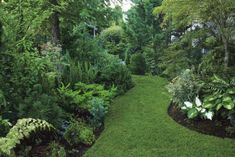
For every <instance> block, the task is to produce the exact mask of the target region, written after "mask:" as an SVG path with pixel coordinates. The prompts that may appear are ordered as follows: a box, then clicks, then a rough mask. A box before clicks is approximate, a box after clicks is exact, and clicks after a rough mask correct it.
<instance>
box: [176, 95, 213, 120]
mask: <svg viewBox="0 0 235 157" xmlns="http://www.w3.org/2000/svg"><path fill="white" fill-rule="evenodd" d="M181 110H183V111H185V112H187V116H188V118H189V119H193V118H196V117H198V116H200V117H202V118H205V119H209V120H212V118H213V116H214V112H213V111H209V110H207V109H206V108H204V106H203V103H202V102H201V100H200V99H199V98H198V97H196V99H195V102H194V103H192V102H189V101H186V102H184V105H183V106H182V107H181Z"/></svg>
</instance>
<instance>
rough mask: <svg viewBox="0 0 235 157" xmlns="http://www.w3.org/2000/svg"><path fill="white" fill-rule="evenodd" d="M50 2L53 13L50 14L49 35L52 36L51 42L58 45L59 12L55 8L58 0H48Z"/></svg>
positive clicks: (59, 38)
mask: <svg viewBox="0 0 235 157" xmlns="http://www.w3.org/2000/svg"><path fill="white" fill-rule="evenodd" d="M50 3H51V4H52V6H53V8H54V9H53V14H52V15H51V36H52V43H53V44H55V45H58V44H60V43H61V41H60V40H61V37H60V20H59V12H58V10H57V9H56V8H58V5H59V4H58V1H57V0H50Z"/></svg>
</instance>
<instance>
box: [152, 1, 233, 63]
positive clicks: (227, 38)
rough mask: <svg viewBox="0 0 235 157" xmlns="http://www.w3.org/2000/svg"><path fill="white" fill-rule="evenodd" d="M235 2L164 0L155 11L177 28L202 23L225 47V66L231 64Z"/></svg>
mask: <svg viewBox="0 0 235 157" xmlns="http://www.w3.org/2000/svg"><path fill="white" fill-rule="evenodd" d="M234 12H235V1H234V0H226V1H222V0H203V1H198V0H183V1H182V0H174V1H173V0H164V1H163V4H162V6H160V7H157V8H156V9H155V13H156V14H160V13H162V14H164V22H165V23H167V22H169V21H172V24H173V26H174V27H175V28H180V27H181V28H182V27H184V28H187V27H191V26H192V24H193V23H195V22H196V23H200V24H202V25H204V27H206V28H207V29H208V30H209V33H211V35H213V36H215V37H216V39H217V40H218V41H221V43H222V45H223V47H224V66H225V67H228V66H229V65H230V63H231V51H230V49H229V45H230V44H231V43H232V40H233V37H234V35H235V22H234V21H235V15H234Z"/></svg>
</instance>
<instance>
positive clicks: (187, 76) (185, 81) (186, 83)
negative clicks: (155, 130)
mask: <svg viewBox="0 0 235 157" xmlns="http://www.w3.org/2000/svg"><path fill="white" fill-rule="evenodd" d="M167 89H168V91H169V92H170V94H171V95H172V100H173V102H174V103H176V104H177V105H179V107H182V106H183V105H184V102H185V101H189V102H193V101H194V99H195V97H196V96H197V95H198V91H199V89H200V85H199V83H198V82H197V81H196V78H195V76H194V75H193V73H192V71H191V70H189V69H188V70H185V71H184V72H183V73H182V74H181V75H180V76H178V77H176V78H175V79H173V81H172V82H171V83H170V84H169V85H168V86H167Z"/></svg>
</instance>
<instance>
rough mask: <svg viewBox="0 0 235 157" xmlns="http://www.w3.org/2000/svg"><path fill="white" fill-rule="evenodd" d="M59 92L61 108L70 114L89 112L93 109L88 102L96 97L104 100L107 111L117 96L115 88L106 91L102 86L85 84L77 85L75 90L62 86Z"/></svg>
mask: <svg viewBox="0 0 235 157" xmlns="http://www.w3.org/2000/svg"><path fill="white" fill-rule="evenodd" d="M58 91H59V95H60V104H61V106H62V107H63V108H64V109H65V110H66V111H69V112H80V111H81V110H86V111H89V110H90V108H91V107H90V106H89V104H88V102H89V101H90V100H92V99H93V98H95V97H97V98H100V99H102V100H103V101H104V102H105V103H104V105H105V106H104V107H105V108H106V109H107V108H108V105H109V104H110V102H111V99H112V98H113V97H114V95H115V88H112V89H111V90H105V89H104V87H103V86H102V85H98V84H89V85H87V84H84V83H77V84H76V85H75V89H74V90H72V89H70V88H69V85H68V86H64V85H62V86H61V87H60V88H59V89H58Z"/></svg>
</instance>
